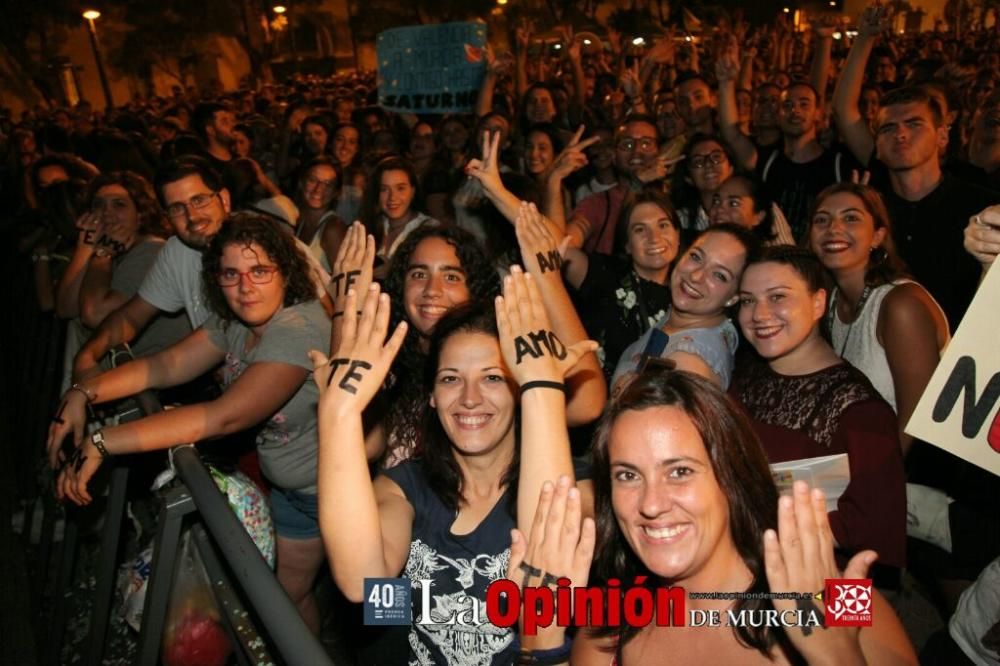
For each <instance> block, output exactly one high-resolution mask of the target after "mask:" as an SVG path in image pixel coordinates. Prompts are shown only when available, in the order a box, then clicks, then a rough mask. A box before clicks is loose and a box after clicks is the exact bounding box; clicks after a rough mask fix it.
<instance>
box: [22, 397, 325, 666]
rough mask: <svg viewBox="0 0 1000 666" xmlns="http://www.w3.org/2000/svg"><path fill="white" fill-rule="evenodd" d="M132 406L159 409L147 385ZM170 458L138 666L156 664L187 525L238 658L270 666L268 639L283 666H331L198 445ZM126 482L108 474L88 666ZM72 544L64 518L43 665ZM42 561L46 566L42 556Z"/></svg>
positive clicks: (110, 576)
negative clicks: (171, 482) (173, 477)
mask: <svg viewBox="0 0 1000 666" xmlns="http://www.w3.org/2000/svg"><path fill="white" fill-rule="evenodd" d="M138 402H139V405H140V408H141V410H142V411H143V412H144V413H145V414H152V413H154V412H157V411H159V410H160V409H161V407H160V404H159V401H158V400H157V399H156V397H155V396H154V395H153V394H152V393H151V392H148V391H147V392H144V393H143V394H141V395H140V396H139V397H138ZM173 461H174V467H175V469H176V471H177V476H178V478H179V480H180V482H181V483H180V484H179V485H177V486H176V487H174V488H173V489H172V490H169V491H166V492H165V493H162V494H161V500H162V505H161V507H160V511H159V516H158V521H157V532H156V536H155V539H154V545H153V560H152V563H151V570H150V576H149V580H148V582H147V588H146V599H145V603H144V607H143V613H142V626H141V630H140V632H139V645H138V650H137V654H136V661H135V663H136V664H138V665H140V666H149V665H150V664H157V663H159V659H160V646H161V642H162V636H163V630H164V625H165V623H166V619H167V609H168V604H169V601H170V591H171V589H172V587H173V577H174V561H175V559H176V558H177V554H178V548H179V546H180V540H181V534H182V527H183V526H185V525H188V526H190V528H191V530H192V538H193V541H194V545H195V547H197V548H198V552H199V555H201V559H202V561H203V563H204V564H205V569H206V571H207V573H208V578H209V582H210V585H211V588H212V592H213V594H214V596H215V599H216V601H217V603H218V607H219V610H220V611H221V612H222V616H223V618H224V621H223V625H224V626H225V629H226V631H227V633H228V635H229V637H230V640H231V642H232V643H233V646H234V647H235V648H236V649H235V654H236V659H237V661H238V663H240V664H242V665H249V664H273V663H275V661H276V660H275V659H274V658H273V657H272V656H271V655H270V654H269V652H268V644H269V642H270V644H273V646H274V648H275V650H276V652H277V654H278V655H280V662H281V663H286V664H289V665H290V666H299V665H302V666H326V665H332V663H333V662H332V660H331V659H330V657H329V655H327V653H326V651H325V650H324V648H323V646H322V644H321V643H320V642H319V640H318V639H317V637H316V636H314V635H313V634H312V632H311V631H309V629H308V627H306V625H305V623H304V622H303V621H302V618H301V617H300V616H299V613H298V610H297V609H296V608H295V605H294V604H293V603H292V601H291V599H289V598H288V595H287V594H285V591H284V589H283V588H282V587H281V584H280V583H279V582H278V579H277V578H276V577H275V575H274V572H272V571H271V569H270V567H269V566H268V565H267V562H266V561H265V560H264V558H263V556H261V554H260V551H259V550H258V549H257V546H256V545H255V544H254V543H253V540H251V538H250V536H249V534H247V532H246V530H245V529H244V527H243V524H242V523H241V522H240V520H239V518H237V517H236V514H235V513H233V510H232V509H231V508H230V506H229V503H228V500H227V499H226V498H225V496H223V494H222V492H221V491H220V490H219V488H218V486H216V484H215V481H214V480H213V479H212V477H211V474H210V473H209V471H208V469H207V468H206V467H205V465H204V464H203V463H202V462H201V457H200V456H199V454H198V452H197V450H196V449H195V448H194V447H193V446H181V447H177V448H175V449H174V451H173ZM127 485H128V467H127V466H125V465H116V466H115V468H114V469H113V470H112V472H111V479H110V489H109V494H108V506H107V514H106V520H105V524H104V528H103V534H102V539H101V552H100V556H99V560H98V568H97V572H96V589H95V597H94V605H93V608H92V612H91V617H90V634H89V637H88V644H87V655H86V660H85V663H87V664H90V665H93V666H98V665H99V664H101V663H102V660H103V657H104V648H105V640H106V637H107V630H108V624H109V620H110V615H111V612H112V608H111V606H112V600H113V597H114V585H115V577H116V572H117V566H118V547H119V542H120V537H121V529H122V521H123V518H124V515H125V493H126V488H127ZM76 550H77V536H76V528H75V524H74V522H73V521H72V519H71V518H69V517H68V518H67V520H66V534H65V538H64V540H63V546H62V552H61V555H60V566H59V569H58V579H57V581H56V588H55V589H56V595H59V598H57V599H56V603H55V604H54V609H53V616H52V625H51V626H53V627H54V629H55V634H54V635H53V636H51V639H52V640H50V641H49V642H48V653H47V655H46V660H45V661H46V663H49V664H57V663H59V658H60V650H61V646H62V638H63V634H64V632H65V623H66V609H65V606H66V604H65V599H64V598H63V590H65V589H67V587H68V585H69V584H70V583H71V581H72V571H73V564H74V561H75V558H76ZM42 566H43V567H44V566H45V564H44V562H43V564H42ZM244 599H245V600H246V601H248V602H249V605H250V607H251V608H252V610H253V611H254V613H255V616H256V618H258V619H259V621H260V623H261V625H262V627H263V629H264V635H265V636H266V639H264V638H263V637H262V636H261V632H259V631H258V629H257V628H256V626H255V625H254V624H253V621H252V619H251V615H250V614H249V613H247V612H246V610H245V609H244V607H243V600H244Z"/></svg>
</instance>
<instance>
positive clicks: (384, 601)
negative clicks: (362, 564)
mask: <svg viewBox="0 0 1000 666" xmlns="http://www.w3.org/2000/svg"><path fill="white" fill-rule="evenodd" d="M411 615H412V612H411V607H410V581H409V579H406V578H365V601H364V616H365V624H366V625H368V626H379V625H403V626H407V627H408V626H410V618H411Z"/></svg>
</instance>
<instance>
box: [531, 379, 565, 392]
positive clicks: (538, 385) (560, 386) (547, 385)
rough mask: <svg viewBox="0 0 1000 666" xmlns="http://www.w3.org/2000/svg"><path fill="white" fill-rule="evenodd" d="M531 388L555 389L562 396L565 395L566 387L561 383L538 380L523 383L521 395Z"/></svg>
mask: <svg viewBox="0 0 1000 666" xmlns="http://www.w3.org/2000/svg"><path fill="white" fill-rule="evenodd" d="M533 388H550V389H556V390H557V391H562V392H563V395H565V394H566V385H565V384H563V383H562V382H550V381H545V380H539V381H534V382H525V383H523V384H521V393H524V392H525V391H530V390H531V389H533Z"/></svg>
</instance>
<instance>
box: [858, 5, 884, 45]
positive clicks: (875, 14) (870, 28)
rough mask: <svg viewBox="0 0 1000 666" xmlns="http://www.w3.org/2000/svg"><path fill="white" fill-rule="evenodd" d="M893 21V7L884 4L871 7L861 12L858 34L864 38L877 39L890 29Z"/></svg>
mask: <svg viewBox="0 0 1000 666" xmlns="http://www.w3.org/2000/svg"><path fill="white" fill-rule="evenodd" d="M891 20H892V8H891V7H888V6H886V5H882V4H875V5H869V6H867V7H865V9H864V11H863V12H861V19H860V20H859V21H858V34H859V35H860V36H862V37H875V36H876V35H879V34H881V33H882V32H884V31H886V30H888V29H889V26H890V25H891Z"/></svg>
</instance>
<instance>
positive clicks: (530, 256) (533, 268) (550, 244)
mask: <svg viewBox="0 0 1000 666" xmlns="http://www.w3.org/2000/svg"><path fill="white" fill-rule="evenodd" d="M514 230H515V232H516V233H517V243H518V245H519V246H520V248H521V258H522V261H524V266H525V268H527V269H528V273H530V274H531V275H532V276H534V278H535V279H543V278H542V276H543V275H547V274H548V273H555V274H556V275H560V268H561V267H562V255H564V254H565V253H566V247H567V246H568V244H569V241H570V237H569V236H566V237H564V238H563V239H562V242H561V243H560V242H558V241H557V240H556V239H557V238H558V236H559V232H558V230H556V229H555V228H554V225H553V224H552V222H551V221H550V220H549V219H548V218H546V217H545V216H544V215H542V214H541V213H540V212H539V210H538V207H537V206H535V204H533V203H528V202H527V201H522V202H521V208H520V209H519V210H518V213H517V220H515V221H514ZM560 279H561V278H560Z"/></svg>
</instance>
